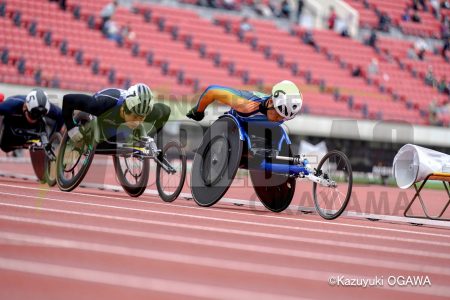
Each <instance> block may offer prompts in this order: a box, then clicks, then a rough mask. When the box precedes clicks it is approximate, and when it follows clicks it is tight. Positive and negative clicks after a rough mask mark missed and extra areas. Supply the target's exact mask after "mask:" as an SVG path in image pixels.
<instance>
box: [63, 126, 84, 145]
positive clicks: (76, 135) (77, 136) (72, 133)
mask: <svg viewBox="0 0 450 300" xmlns="http://www.w3.org/2000/svg"><path fill="white" fill-rule="evenodd" d="M67 134H68V135H69V137H70V139H71V140H72V141H74V142H75V143H79V142H81V141H82V140H83V134H81V132H80V128H79V127H74V128H72V129H70V130H69V131H68V132H67Z"/></svg>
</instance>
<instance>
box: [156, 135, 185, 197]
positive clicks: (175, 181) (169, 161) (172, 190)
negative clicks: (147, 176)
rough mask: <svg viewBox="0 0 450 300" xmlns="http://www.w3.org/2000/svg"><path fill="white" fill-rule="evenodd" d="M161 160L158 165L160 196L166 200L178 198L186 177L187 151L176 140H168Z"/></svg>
mask: <svg viewBox="0 0 450 300" xmlns="http://www.w3.org/2000/svg"><path fill="white" fill-rule="evenodd" d="M159 157H160V158H162V161H161V162H158V166H157V167H156V187H157V189H158V193H159V196H160V197H161V199H163V200H164V201H166V202H172V201H174V200H175V199H177V197H178V195H179V194H180V193H181V190H182V189H183V185H184V180H185V178H186V153H185V151H184V149H183V148H181V146H180V144H179V143H178V142H176V141H170V142H168V143H167V144H166V145H165V146H164V148H163V150H162V155H161V156H159Z"/></svg>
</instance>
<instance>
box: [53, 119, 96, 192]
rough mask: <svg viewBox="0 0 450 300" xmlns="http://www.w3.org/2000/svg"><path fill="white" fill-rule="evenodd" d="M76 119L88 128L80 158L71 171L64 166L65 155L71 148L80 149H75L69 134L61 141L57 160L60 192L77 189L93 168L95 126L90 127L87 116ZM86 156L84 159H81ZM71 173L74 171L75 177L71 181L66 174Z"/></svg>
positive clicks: (57, 180)
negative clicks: (76, 169) (77, 168)
mask: <svg viewBox="0 0 450 300" xmlns="http://www.w3.org/2000/svg"><path fill="white" fill-rule="evenodd" d="M76 119H77V120H78V121H79V122H80V123H81V124H83V125H85V126H84V127H85V128H87V129H86V131H85V135H86V136H85V137H84V140H83V143H82V144H81V149H80V151H81V152H80V151H77V152H78V154H79V155H78V158H77V159H75V160H74V161H75V164H74V165H73V166H71V167H70V168H69V170H67V169H66V167H67V166H66V165H64V158H65V155H68V154H67V153H66V151H68V150H70V149H69V148H68V147H71V148H72V150H73V149H79V148H76V147H73V142H72V141H71V140H70V138H69V136H68V133H67V132H66V133H65V134H64V136H63V139H62V141H61V147H60V149H59V153H58V157H57V159H56V182H57V183H58V187H59V188H60V190H62V191H65V192H70V191H72V190H73V189H75V188H76V187H77V186H78V185H79V184H80V183H81V181H83V178H84V176H86V174H87V171H88V170H89V167H90V166H91V163H92V160H93V159H94V154H95V148H96V146H97V145H96V143H95V130H96V128H95V127H94V126H91V127H89V126H88V125H89V121H90V120H89V119H88V118H87V115H86V114H79V115H78V116H77V117H76ZM73 152H74V151H72V153H71V154H73ZM83 156H84V159H81V158H82V157H83ZM80 163H82V165H81V167H80V169H79V170H78V172H77V173H76V174H74V170H75V168H76V167H77V166H78V165H79V164H80ZM69 171H72V172H71V173H72V174H73V177H72V178H71V179H66V178H65V176H64V175H65V173H68V172H69Z"/></svg>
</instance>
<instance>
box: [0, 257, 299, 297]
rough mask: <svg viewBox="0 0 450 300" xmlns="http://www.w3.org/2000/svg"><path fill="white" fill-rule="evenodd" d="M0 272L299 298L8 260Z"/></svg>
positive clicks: (201, 293)
mask: <svg viewBox="0 0 450 300" xmlns="http://www.w3.org/2000/svg"><path fill="white" fill-rule="evenodd" d="M0 269H3V270H10V271H15V272H20V273H29V274H35V275H42V276H50V277H55V278H62V279H70V280H77V281H82V282H89V283H96V284H106V285H111V286H116V287H125V288H132V289H139V290H147V291H154V292H161V293H167V294H175V295H181V296H186V295H187V296H191V297H201V298H208V299H211V298H212V299H223V300H228V299H268V300H269V299H274V298H280V299H286V300H291V299H292V300H295V299H299V297H288V296H284V295H278V294H277V295H274V294H267V293H258V292H251V291H246V290H242V289H233V288H226V287H220V286H210V285H201V284H196V283H186V282H184V281H175V280H166V279H158V278H148V277H141V276H135V275H124V274H119V273H111V272H105V271H99V270H92V269H83V268H76V267H69V266H61V265H55V264H48V263H40V262H31V261H24V260H18V259H7V258H1V257H0ZM301 299H306V298H301Z"/></svg>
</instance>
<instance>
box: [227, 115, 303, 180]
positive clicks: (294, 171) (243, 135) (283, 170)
mask: <svg viewBox="0 0 450 300" xmlns="http://www.w3.org/2000/svg"><path fill="white" fill-rule="evenodd" d="M225 116H228V117H231V118H232V119H233V120H234V121H235V122H236V124H237V126H238V128H239V138H240V140H242V141H243V142H244V143H246V144H247V147H248V150H249V151H250V150H252V142H251V137H250V136H249V135H248V133H247V131H246V130H245V127H246V126H245V124H246V123H257V124H258V126H263V127H264V128H279V129H280V130H281V138H280V140H279V141H278V142H277V145H278V146H277V149H276V150H278V151H281V148H282V146H283V143H286V144H287V145H290V144H291V140H290V139H289V136H288V134H287V132H286V130H285V129H284V128H283V126H281V124H282V123H279V122H270V121H267V120H266V119H262V118H261V119H258V118H252V119H244V118H242V117H241V116H239V115H238V114H237V113H236V112H235V111H234V110H230V111H228V112H226V113H225V114H224V115H223V116H222V117H225ZM280 158H281V159H283V160H287V161H294V158H293V157H280V156H277V159H280ZM306 164H308V161H307V160H306V159H305V160H303V162H302V163H300V164H281V163H269V162H267V161H266V160H265V159H264V160H263V161H262V162H261V164H260V165H259V166H258V167H259V168H258V169H259V170H265V171H269V172H274V173H278V174H283V175H286V174H288V175H290V176H293V177H304V176H308V175H309V174H310V172H309V171H308V170H307V168H305V165H306Z"/></svg>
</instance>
